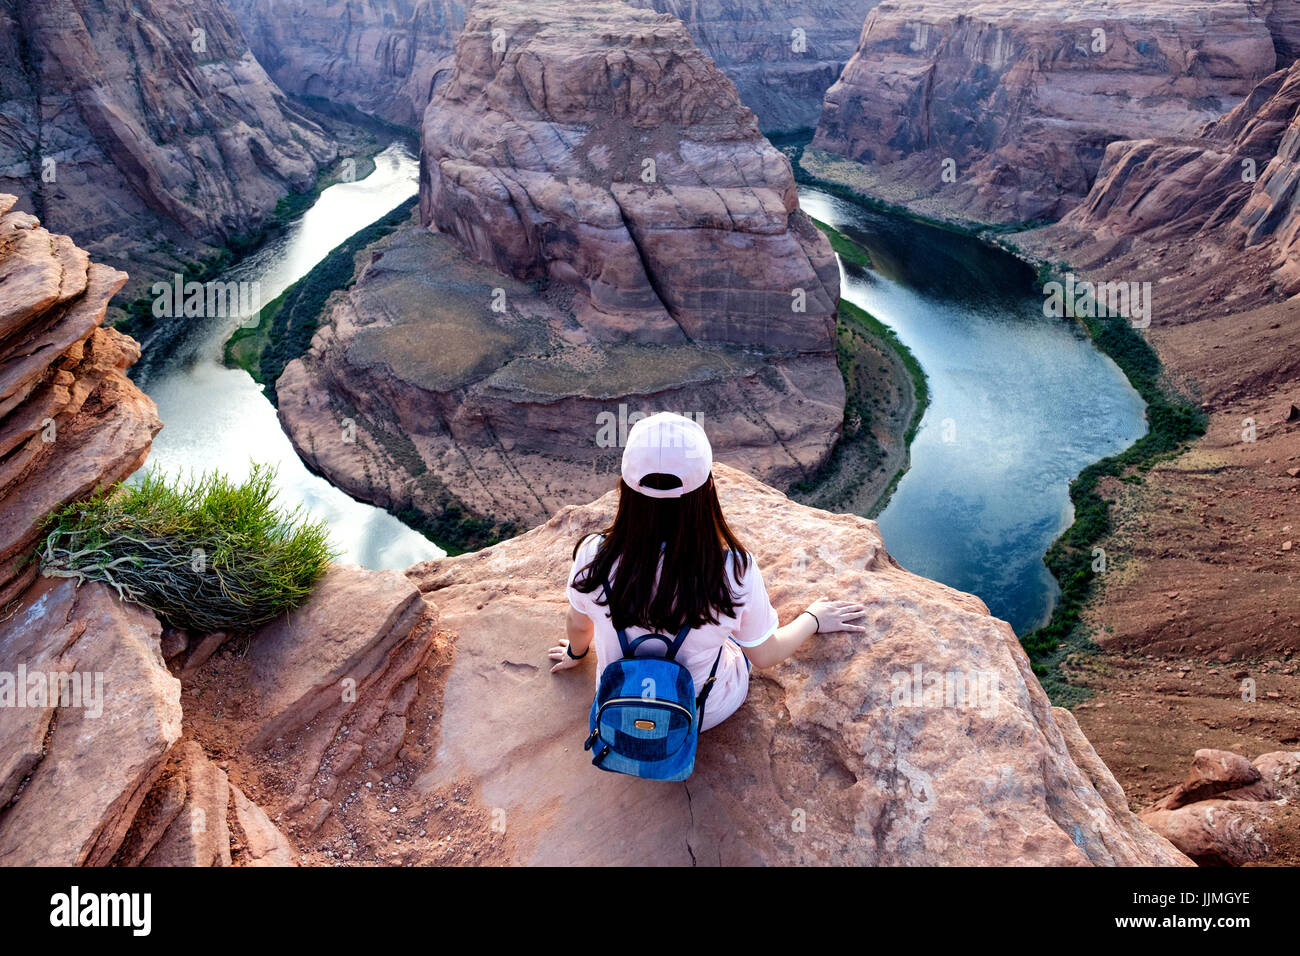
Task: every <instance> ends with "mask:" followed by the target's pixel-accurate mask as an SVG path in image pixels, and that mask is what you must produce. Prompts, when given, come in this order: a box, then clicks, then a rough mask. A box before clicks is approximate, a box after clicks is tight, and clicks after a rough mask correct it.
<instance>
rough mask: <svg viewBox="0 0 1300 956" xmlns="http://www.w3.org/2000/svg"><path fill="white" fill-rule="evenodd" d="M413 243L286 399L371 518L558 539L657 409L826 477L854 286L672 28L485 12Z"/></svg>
mask: <svg viewBox="0 0 1300 956" xmlns="http://www.w3.org/2000/svg"><path fill="white" fill-rule="evenodd" d="M494 42H498V43H499V44H501V45H503V46H504V49H503V50H502V51H499V52H494V50H493V44H494ZM420 221H421V223H423V224H424V225H426V226H427V227H428V228H429V230H430V232H421V231H418V230H413V229H410V228H407V229H401V230H398V232H397V233H396V234H395V235H394V236H392V237H390V238H389V239H387V240H384V241H383V242H381V243H379V244H378V245H377V246H375V247H372V248H371V249H370V250H369V252H368V254H365V253H363V255H362V256H361V257H359V263H358V273H357V281H356V283H355V285H354V286H353V287H352V288H351V289H350V290H349V291H348V293H347V295H346V296H345V297H342V298H341V299H340V300H338V301H336V303H335V305H334V307H333V309H332V310H331V312H330V314H329V316H328V321H326V322H325V323H323V326H322V328H321V330H320V331H319V332H318V333H317V335H316V338H315V340H314V341H313V343H312V347H311V350H310V352H309V353H308V354H307V355H306V356H304V357H303V358H302V359H301V360H299V361H296V362H293V363H291V364H290V365H289V366H288V367H287V368H286V370H285V373H284V375H283V376H282V378H281V379H280V382H279V383H278V385H277V394H278V397H279V406H280V413H281V418H282V420H283V421H284V423H285V426H286V429H287V431H288V432H289V434H290V436H291V437H292V438H293V440H294V443H295V446H296V447H297V448H298V450H299V452H300V453H301V454H302V455H303V456H304V457H305V458H306V459H307V460H308V461H309V462H311V463H312V464H313V467H316V468H317V469H319V470H321V471H322V472H324V473H325V474H327V475H329V476H330V477H331V479H332V480H334V481H335V482H337V483H339V484H340V485H342V486H343V487H344V488H346V489H348V490H349V491H350V492H352V493H353V494H355V495H358V496H359V497H362V498H365V499H366V500H369V501H377V502H379V503H381V504H384V505H386V506H388V507H390V508H395V509H396V510H399V511H400V510H402V509H403V508H406V507H414V508H415V509H416V510H418V511H420V512H422V513H424V514H425V515H426V516H430V517H431V518H432V517H434V516H436V515H438V514H440V513H443V512H445V511H447V510H448V506H449V504H450V503H451V501H452V499H455V500H456V501H457V502H458V503H459V505H458V506H464V507H465V508H468V510H469V511H470V512H472V513H474V514H477V515H480V516H484V517H487V518H494V519H495V518H500V519H506V520H510V521H515V522H521V523H532V522H536V521H540V520H544V519H545V518H546V517H548V516H549V515H550V514H551V513H552V512H553V511H554V509H555V508H557V507H559V506H560V505H562V504H563V503H564V502H565V501H567V500H570V499H571V497H572V496H573V495H574V494H586V493H589V492H590V493H594V492H596V491H597V490H598V489H600V488H602V487H604V483H605V482H607V481H608V476H609V475H610V474H612V473H614V472H615V471H616V469H617V457H618V455H619V443H620V441H621V436H622V435H624V434H625V432H626V427H627V426H626V423H627V419H628V416H629V415H634V414H637V413H643V412H646V411H650V410H659V409H664V408H667V409H672V410H676V411H680V412H683V413H690V414H694V415H698V416H700V417H701V419H702V421H703V424H704V425H705V427H706V430H708V432H709V434H710V436H711V438H712V439H713V441H714V442H715V447H716V449H717V453H718V456H719V457H720V459H722V460H724V461H729V462H732V463H734V464H737V465H740V466H742V467H745V468H748V469H750V470H752V471H753V472H754V473H755V474H757V475H759V476H760V477H762V478H763V479H764V480H768V481H771V482H774V483H776V484H779V485H789V484H790V483H792V482H795V481H798V480H801V479H804V478H807V477H809V476H810V475H812V474H814V473H815V472H816V470H817V469H818V468H819V467H820V466H821V465H822V464H823V463H824V462H825V461H826V460H827V458H828V456H829V455H830V453H831V450H832V448H833V447H834V444H835V441H836V439H837V438H838V436H839V433H840V428H841V424H842V421H843V411H844V400H845V399H844V387H843V380H842V378H841V376H840V373H839V370H838V367H837V363H836V354H835V341H834V335H835V324H836V310H837V307H838V300H839V269H838V265H837V263H836V260H835V257H834V255H833V254H832V252H831V249H830V246H829V244H828V243H827V241H826V239H825V238H824V237H823V236H822V234H821V233H820V232H819V231H818V230H817V229H816V228H815V227H814V226H813V225H812V223H811V221H810V220H809V219H808V218H807V216H805V215H804V214H803V213H802V212H801V211H800V210H799V208H798V200H797V194H796V190H795V184H794V178H793V174H792V171H791V168H790V164H789V162H788V161H787V160H786V158H785V157H784V156H783V155H782V154H781V153H780V152H778V151H777V150H776V149H774V148H773V147H772V146H771V144H769V143H768V142H767V140H766V139H764V138H763V136H762V135H761V134H760V133H759V131H758V126H757V124H756V122H755V119H754V115H753V113H752V112H751V111H750V110H749V109H747V108H746V107H744V106H743V105H742V104H741V103H740V102H739V100H738V98H737V95H736V90H735V86H734V85H733V84H732V83H731V81H730V80H728V79H727V78H726V77H725V76H724V75H723V74H722V73H721V72H719V71H718V69H717V68H716V67H715V66H714V65H713V63H712V62H711V61H710V60H709V58H708V57H707V56H705V55H704V54H703V53H701V52H700V51H699V50H698V49H697V48H696V47H695V46H694V45H693V44H692V42H691V39H690V36H689V34H687V32H686V31H685V29H683V27H682V25H681V23H680V22H679V21H677V20H675V19H673V18H672V17H670V16H666V15H662V14H656V13H653V12H649V11H639V10H635V9H633V8H631V7H629V6H626V5H624V4H622V3H617V2H605V3H597V4H587V5H585V6H583V7H582V8H580V9H579V8H575V7H573V5H564V4H524V3H518V2H514V3H510V2H501V3H487V2H480V3H478V4H476V5H475V7H474V8H473V11H472V12H471V15H470V18H469V21H468V23H467V25H466V29H465V31H464V33H462V35H461V38H460V40H459V42H458V44H457V53H456V61H455V66H454V68H453V70H452V73H451V75H450V76H449V78H448V80H447V81H446V82H445V83H444V84H443V85H442V86H441V87H440V88H439V89H438V91H437V93H436V94H435V97H434V100H433V102H432V103H431V104H430V106H429V109H428V111H427V113H426V116H425V125H424V135H423V145H422V163H421V183H420ZM610 418H613V419H614V421H615V425H614V427H613V429H612V431H611V430H610V429H609V428H608V427H606V423H607V422H608V421H609V419H610ZM345 420H346V421H350V422H352V423H353V425H354V426H355V427H356V428H357V433H356V434H355V435H354V434H353V433H352V432H350V431H348V430H347V429H345V428H342V427H341V425H340V423H341V422H343V421H345ZM620 423H621V427H620Z"/></svg>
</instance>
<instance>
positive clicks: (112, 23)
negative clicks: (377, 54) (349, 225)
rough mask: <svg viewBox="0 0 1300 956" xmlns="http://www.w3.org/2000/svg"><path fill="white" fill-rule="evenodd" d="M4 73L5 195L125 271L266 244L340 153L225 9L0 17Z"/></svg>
mask: <svg viewBox="0 0 1300 956" xmlns="http://www.w3.org/2000/svg"><path fill="white" fill-rule="evenodd" d="M0 63H2V64H3V66H0V189H3V190H5V191H8V192H12V193H16V194H17V195H18V196H19V201H20V205H21V208H23V209H26V210H27V211H30V212H33V213H35V214H36V215H37V216H39V217H40V218H41V219H42V220H44V221H45V222H46V223H48V224H49V226H50V227H51V228H53V229H57V230H59V231H61V232H66V233H69V234H71V235H72V236H73V237H74V238H75V239H76V240H77V241H78V242H79V243H81V244H82V245H84V246H86V247H87V248H88V249H89V250H90V251H91V252H93V253H94V254H95V255H96V256H97V257H98V258H100V259H102V260H105V261H107V262H109V263H111V264H114V265H118V266H126V265H132V266H138V265H139V264H141V263H143V262H151V261H157V262H173V261H175V260H176V259H177V258H178V257H180V258H184V257H185V256H186V255H187V254H192V253H194V252H195V251H202V250H203V248H204V247H205V246H213V245H220V244H221V243H223V242H224V241H226V240H228V239H230V238H232V237H234V236H237V235H240V234H243V233H246V232H248V231H250V230H252V229H254V228H255V227H256V226H257V225H258V224H259V223H260V222H261V221H262V220H263V218H264V217H265V216H266V215H267V214H268V213H269V212H271V210H272V209H274V207H275V205H276V202H277V201H278V200H279V199H281V198H282V197H283V196H285V195H286V194H288V193H289V192H291V191H303V190H306V189H308V188H310V187H311V186H312V185H313V184H314V182H315V178H316V172H317V168H318V166H319V165H320V164H321V163H322V162H324V161H327V160H329V159H331V158H332V157H333V155H334V152H335V147H334V146H333V145H331V144H330V143H329V142H328V141H327V140H326V138H325V137H324V135H323V134H322V132H321V130H320V129H319V128H318V127H316V126H315V125H314V124H313V123H311V122H310V121H308V120H306V119H305V118H303V117H302V116H300V115H299V114H297V113H296V112H295V110H294V108H293V107H292V105H291V104H290V103H289V102H288V101H287V100H286V99H285V97H284V94H283V93H282V92H281V91H280V90H279V89H278V88H277V87H276V86H275V85H274V84H273V83H272V82H271V81H270V79H269V78H268V77H267V75H266V73H265V72H264V71H263V70H262V67H261V66H260V65H259V64H258V62H257V60H256V59H255V58H254V56H253V54H252V52H251V51H250V50H249V48H248V44H247V42H246V41H245V39H244V37H243V34H242V33H241V32H240V30H239V27H238V26H237V25H236V23H235V21H234V19H233V18H232V17H231V15H230V12H229V10H228V9H227V8H226V6H225V5H224V3H221V2H217V0H201V2H198V3H180V2H177V0H140V2H131V3H128V2H126V0H107V2H98V3H91V2H87V0H56V2H52V3H15V2H8V3H4V4H0ZM134 271H135V270H134V269H133V270H132V272H134Z"/></svg>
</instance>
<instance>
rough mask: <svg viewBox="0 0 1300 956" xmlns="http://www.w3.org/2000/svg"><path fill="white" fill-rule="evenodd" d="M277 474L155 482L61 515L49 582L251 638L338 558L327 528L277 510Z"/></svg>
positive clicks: (53, 533) (148, 478) (180, 622)
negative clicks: (96, 590) (90, 587)
mask: <svg viewBox="0 0 1300 956" xmlns="http://www.w3.org/2000/svg"><path fill="white" fill-rule="evenodd" d="M274 480H275V472H274V470H273V469H271V468H267V467H264V466H255V467H254V468H253V471H252V473H251V474H250V475H249V477H248V478H247V479H246V480H245V481H243V482H234V481H231V480H230V479H228V478H227V477H225V476H224V475H220V474H216V473H213V474H208V475H203V476H201V477H198V478H195V479H192V480H190V481H180V480H176V481H170V480H168V479H166V478H164V477H162V476H160V475H157V474H152V473H148V474H146V475H145V476H144V477H143V478H142V479H140V480H139V481H138V482H137V483H134V484H130V485H124V486H118V487H116V488H114V489H112V490H110V491H108V492H105V493H102V494H100V495H97V496H96V497H94V498H92V499H90V500H89V501H82V502H77V503H74V504H71V505H68V506H67V507H65V508H63V509H62V510H60V511H59V512H57V513H56V514H55V515H53V516H52V517H51V519H50V521H49V524H48V525H47V527H46V529H45V539H44V545H43V547H42V549H41V551H40V554H39V560H40V564H41V571H42V573H43V574H45V575H46V576H48V577H65V578H74V579H76V580H77V581H79V582H84V581H98V582H100V583H102V584H106V585H108V586H109V587H111V588H113V589H115V590H116V591H117V593H118V595H119V596H120V597H121V598H122V599H123V600H128V601H134V602H135V603H137V604H142V605H144V606H145V607H148V608H149V609H150V610H152V611H154V612H155V613H157V614H158V616H159V617H160V618H162V619H163V620H165V621H167V622H168V623H169V624H173V625H175V626H177V627H183V628H187V629H189V630H193V631H196V632H200V633H205V632H210V631H236V632H237V631H248V630H252V629H254V628H256V627H258V626H259V625H261V624H264V623H266V622H267V621H270V620H272V619H274V618H276V617H278V616H279V615H280V614H283V613H284V612H285V611H288V610H291V609H293V608H295V607H297V606H298V605H300V604H302V603H303V602H304V601H306V600H307V598H308V597H310V595H311V592H312V589H313V587H314V586H315V584H316V582H317V581H318V580H319V579H320V577H321V575H323V574H324V573H325V571H326V570H327V569H328V568H329V566H330V563H331V562H332V561H333V560H334V558H335V557H336V556H337V552H335V551H334V549H333V548H332V547H331V545H330V542H329V532H328V529H327V528H326V527H325V525H324V524H323V523H319V522H309V521H308V520H307V519H306V518H305V517H304V515H303V513H302V511H301V509H298V510H294V511H292V512H289V511H284V510H282V509H279V508H277V507H276V505H275V498H276V492H275V489H274Z"/></svg>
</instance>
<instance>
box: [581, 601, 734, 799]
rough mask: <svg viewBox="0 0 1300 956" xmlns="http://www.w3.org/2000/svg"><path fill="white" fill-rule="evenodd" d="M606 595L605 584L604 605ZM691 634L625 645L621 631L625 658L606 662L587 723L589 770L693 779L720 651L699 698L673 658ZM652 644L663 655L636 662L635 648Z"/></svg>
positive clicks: (644, 637)
mask: <svg viewBox="0 0 1300 956" xmlns="http://www.w3.org/2000/svg"><path fill="white" fill-rule="evenodd" d="M609 594H610V589H609V581H605V600H606V601H609V599H610V597H609ZM690 632H691V628H690V625H686V626H685V627H683V628H682V629H681V630H680V631H678V632H677V637H676V638H671V637H665V636H664V635H663V634H644V635H642V636H641V637H638V638H635V639H634V640H628V636H627V632H626V631H625V630H623V629H622V628H620V629H619V631H618V643H619V647H621V648H622V650H623V657H622V658H621V659H620V660H616V661H610V663H609V665H608V666H606V668H605V669H604V670H603V671H602V672H601V675H600V683H599V685H598V686H597V688H596V699H595V700H593V701H592V702H591V715H590V717H589V718H588V721H587V727H588V730H590V731H591V735H590V736H589V737H588V738H587V742H586V743H585V744H584V745H583V750H593V749H594V751H595V753H594V754H593V755H592V758H591V762H592V764H593V765H595V766H597V767H599V768H600V769H601V770H608V771H610V772H611V773H626V774H631V775H632V776H634V777H643V778H645V779H646V780H685V779H686V778H687V777H689V776H690V775H691V771H692V770H694V769H695V746H696V744H697V743H698V742H699V738H700V724H702V723H703V722H704V702H705V701H706V700H707V699H708V696H709V690H710V689H711V688H712V687H713V682H714V680H715V679H716V677H715V675H716V674H717V673H718V662H719V661H720V660H722V648H721V647H719V648H718V656H717V657H715V658H714V659H713V669H712V670H711V671H709V679H708V680H706V681H705V682H704V686H703V687H702V688H701V689H700V692H699V694H698V695H697V694H696V693H695V681H694V679H693V678H692V677H691V672H690V671H689V670H687V669H686V667H685V666H684V665H682V664H679V663H677V652H678V651H680V650H681V647H682V643H683V642H684V641H685V640H686V635H687V634H689V633H690ZM651 640H654V641H661V642H662V643H663V645H664V647H665V648H666V649H667V652H666V653H665V655H664V656H663V657H637V656H636V650H637V648H638V647H640V646H641V645H642V644H644V643H645V642H646V641H651Z"/></svg>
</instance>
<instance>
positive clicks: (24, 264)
mask: <svg viewBox="0 0 1300 956" xmlns="http://www.w3.org/2000/svg"><path fill="white" fill-rule="evenodd" d="M15 201H16V197H14V196H10V195H0V709H2V710H3V711H4V714H5V719H4V720H3V721H2V722H0V865H3V866H20V865H27V866H36V865H55V866H73V865H101V866H102V865H107V864H109V863H110V862H118V863H143V864H145V865H167V866H171V865H199V866H209V865H217V864H229V863H232V862H233V863H236V864H242V865H285V864H288V863H291V862H292V859H293V856H292V850H291V848H290V847H289V845H288V844H287V842H286V841H285V840H284V838H283V837H282V836H281V835H280V834H279V833H278V831H277V829H276V827H275V826H274V825H273V824H272V823H271V821H270V820H269V819H268V818H267V817H266V816H265V814H264V813H262V812H261V811H260V810H259V809H258V808H257V807H256V806H255V805H254V804H253V803H251V802H250V801H249V800H248V799H247V797H245V796H244V795H243V794H242V793H240V792H239V791H238V788H237V787H235V786H234V785H233V784H229V783H228V781H227V779H226V776H225V774H224V773H223V772H222V771H221V770H220V769H219V768H218V767H216V766H215V765H213V764H212V763H211V762H210V761H209V760H208V759H207V758H206V756H205V755H204V754H203V751H202V750H201V749H200V748H198V747H197V746H196V745H195V744H193V743H192V742H186V741H184V740H183V729H182V720H181V682H180V681H178V680H177V679H176V677H175V676H173V675H172V674H171V673H169V671H168V669H167V666H166V664H165V662H164V660H163V654H162V648H161V643H160V637H161V631H162V628H161V625H160V624H159V622H158V619H157V618H156V617H154V615H153V614H152V613H151V612H150V611H149V610H148V609H146V608H143V607H140V606H139V605H135V604H127V603H123V602H122V601H121V600H119V598H118V595H117V594H116V593H115V592H114V591H113V590H112V589H111V588H109V587H106V586H104V585H101V584H97V583H86V584H81V585H80V586H78V583H77V582H75V581H72V580H57V579H44V578H42V579H37V578H36V574H37V569H38V566H37V564H36V562H35V561H34V560H32V557H33V552H34V551H35V549H36V548H37V546H38V543H39V536H40V531H41V529H42V526H43V524H44V522H45V519H46V518H47V517H48V516H49V515H50V514H51V513H52V512H53V511H55V510H57V509H58V508H59V507H61V506H62V505H65V504H67V503H69V502H72V501H75V500H79V499H82V498H85V497H87V496H89V495H92V494H94V493H96V492H98V491H101V490H104V489H106V488H108V487H110V486H112V485H114V484H116V483H117V482H119V481H121V480H123V479H125V478H126V477H127V476H129V475H130V474H131V473H132V472H133V471H135V470H136V469H137V468H138V467H139V466H140V465H141V464H142V463H143V462H144V459H145V457H146V455H147V454H148V451H149V446H150V443H151V442H152V440H153V436H154V435H155V434H156V433H157V431H158V429H159V427H160V423H159V421H158V417H157V414H156V411H155V408H154V404H153V402H152V401H151V400H150V399H149V398H148V397H147V396H145V395H144V394H143V393H141V392H140V391H139V390H138V389H137V388H136V387H135V386H134V385H133V384H132V383H131V382H130V380H129V379H128V378H127V377H126V374H125V370H126V368H127V367H128V366H129V365H130V364H131V363H132V362H133V361H134V360H135V359H136V358H137V357H138V356H139V347H138V346H137V345H136V343H135V342H134V341H133V340H131V339H129V338H127V337H126V336H124V335H121V334H119V333H117V332H115V331H113V330H111V329H105V328H102V327H101V325H100V323H101V322H103V320H104V315H105V311H106V309H107V307H108V302H109V299H111V298H112V296H113V294H114V293H115V292H116V291H117V290H118V288H120V287H121V285H122V283H123V282H124V281H125V280H126V276H125V275H124V274H122V273H121V272H118V271H117V270H115V269H112V268H109V267H108V266H105V265H102V264H100V263H97V262H91V260H90V257H89V256H88V255H87V253H86V252H85V251H84V250H82V249H80V248H78V247H77V246H76V245H75V244H74V243H73V242H72V240H71V239H69V238H68V237H67V236H63V235H58V234H54V233H51V232H49V231H47V230H46V229H44V228H42V227H41V225H40V224H39V222H38V221H37V220H36V219H35V218H34V217H33V216H31V215H29V214H27V213H23V212H17V211H13V210H12V208H11V207H12V206H13V205H14V203H15ZM200 647H202V644H200ZM228 805H229V808H230V812H229V814H227V806H228ZM200 810H201V811H202V812H203V814H205V815H206V816H205V819H206V821H207V824H210V825H207V826H205V827H204V828H202V829H199V828H195V827H194V825H193V821H194V820H195V819H196V813H197V812H198V811H200ZM232 853H233V854H234V855H233V857H232Z"/></svg>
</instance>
